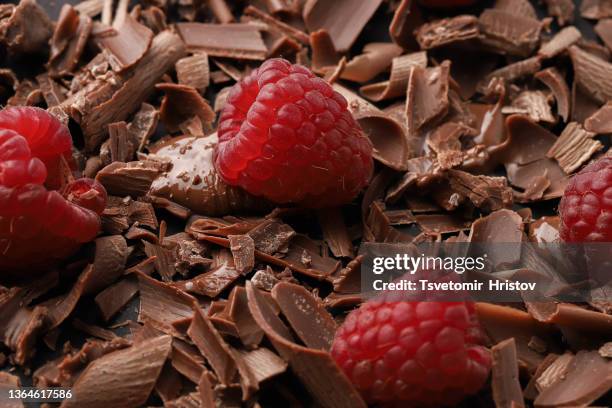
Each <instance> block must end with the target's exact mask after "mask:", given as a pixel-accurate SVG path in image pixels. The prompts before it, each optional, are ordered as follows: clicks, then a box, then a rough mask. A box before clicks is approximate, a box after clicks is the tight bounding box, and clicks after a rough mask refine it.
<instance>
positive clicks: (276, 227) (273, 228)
mask: <svg viewBox="0 0 612 408" xmlns="http://www.w3.org/2000/svg"><path fill="white" fill-rule="evenodd" d="M248 235H249V236H250V237H251V238H252V239H253V241H254V242H255V248H256V249H257V250H258V251H261V252H263V253H265V254H268V255H274V254H276V253H277V252H286V250H287V248H288V246H289V243H290V242H291V240H292V239H293V237H294V236H295V231H294V230H293V228H291V227H290V226H289V225H287V224H285V223H282V222H280V221H278V220H274V219H269V220H266V221H264V222H262V223H261V224H259V225H257V226H256V227H255V228H253V229H252V230H250V231H249V232H248Z"/></svg>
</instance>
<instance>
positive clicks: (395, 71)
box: [359, 51, 427, 102]
mask: <svg viewBox="0 0 612 408" xmlns="http://www.w3.org/2000/svg"><path fill="white" fill-rule="evenodd" d="M426 66H427V53H426V52H425V51H420V52H415V53H412V54H406V55H402V56H401V57H396V58H393V61H392V62H391V76H390V77H389V80H388V81H383V82H378V83H375V84H370V85H365V86H362V87H361V88H360V89H359V92H360V93H361V94H362V95H363V96H365V97H366V98H368V99H369V100H372V101H375V102H379V101H382V100H387V99H393V98H396V97H398V96H402V95H404V94H405V93H406V86H407V85H408V80H409V77H410V72H412V68H413V67H420V68H425V67H426Z"/></svg>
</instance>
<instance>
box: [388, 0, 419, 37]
mask: <svg viewBox="0 0 612 408" xmlns="http://www.w3.org/2000/svg"><path fill="white" fill-rule="evenodd" d="M422 22H423V19H422V17H421V11H420V8H419V7H418V6H417V4H416V2H414V1H412V0H401V1H400V3H399V5H398V6H397V8H396V9H395V13H394V14H393V19H392V20H391V24H390V25H389V35H390V36H391V39H392V40H393V42H395V43H396V44H398V45H400V46H401V47H402V48H405V49H414V48H416V47H417V45H418V44H417V42H416V40H415V38H414V35H413V32H414V30H415V29H416V28H417V27H418V26H419V25H420V24H421V23H422Z"/></svg>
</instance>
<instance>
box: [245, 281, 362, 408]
mask: <svg viewBox="0 0 612 408" xmlns="http://www.w3.org/2000/svg"><path fill="white" fill-rule="evenodd" d="M246 289H247V297H248V300H249V308H250V310H251V313H252V314H253V317H254V318H255V321H256V322H257V323H258V324H259V326H260V327H261V328H262V330H263V331H264V332H265V333H266V335H267V336H268V338H269V339H270V341H271V342H272V344H273V345H274V347H275V348H276V350H277V351H278V352H279V354H280V355H281V357H283V358H284V359H285V360H286V361H288V362H289V365H290V366H291V368H292V370H293V372H295V374H296V375H297V376H298V377H299V378H300V380H301V381H302V383H303V384H304V386H305V387H306V389H308V390H309V391H310V393H311V394H312V396H313V397H314V398H315V399H316V400H317V402H318V403H319V404H320V405H321V406H323V407H327V408H341V407H347V408H349V407H350V408H356V407H364V408H365V406H366V404H365V402H364V401H363V400H362V399H361V396H360V395H359V393H358V392H357V391H356V390H355V388H354V387H353V385H352V384H351V383H350V381H349V380H348V378H347V377H346V376H345V375H344V374H343V373H342V372H341V371H340V369H339V367H338V366H337V365H336V363H335V362H334V361H333V359H332V357H331V355H329V353H327V352H326V351H322V350H316V349H310V348H306V347H303V346H300V345H298V344H296V343H294V342H293V340H292V338H291V334H290V333H289V330H288V328H287V326H285V324H284V323H283V322H282V320H280V318H278V317H277V316H276V315H275V314H274V312H273V311H272V310H271V308H270V306H269V305H268V304H267V303H266V301H265V300H264V298H263V295H262V294H261V293H260V292H259V290H258V289H256V288H254V287H253V286H252V285H251V283H250V282H248V281H247V284H246Z"/></svg>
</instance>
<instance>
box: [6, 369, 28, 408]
mask: <svg viewBox="0 0 612 408" xmlns="http://www.w3.org/2000/svg"><path fill="white" fill-rule="evenodd" d="M20 386H21V381H20V380H19V377H17V376H16V375H13V374H9V373H5V372H3V371H0V392H1V393H2V395H8V391H9V390H15V389H18V388H19V387H20ZM3 406H4V407H5V408H24V405H23V402H21V400H19V399H15V400H8V401H4V402H3Z"/></svg>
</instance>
